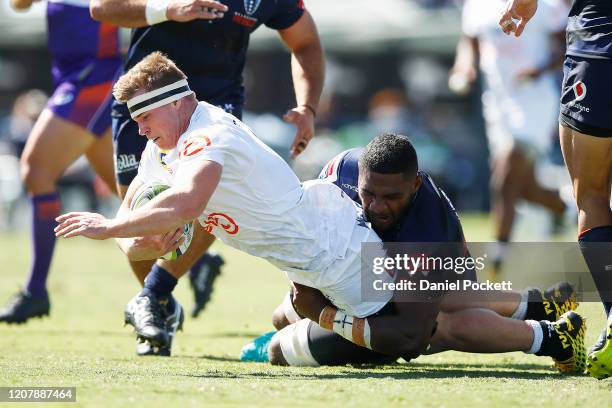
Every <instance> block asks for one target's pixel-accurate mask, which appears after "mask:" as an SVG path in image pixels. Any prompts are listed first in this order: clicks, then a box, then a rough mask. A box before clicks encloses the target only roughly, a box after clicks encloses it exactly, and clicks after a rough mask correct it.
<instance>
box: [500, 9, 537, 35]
mask: <svg viewBox="0 0 612 408" xmlns="http://www.w3.org/2000/svg"><path fill="white" fill-rule="evenodd" d="M537 8H538V0H508V2H507V3H506V7H504V11H503V13H502V15H501V17H500V19H499V26H500V27H501V29H502V31H503V32H504V33H506V34H510V33H514V35H515V36H516V37H520V35H521V34H522V33H523V30H524V29H525V26H526V25H527V23H528V22H529V20H531V18H532V17H533V16H534V15H535V13H536V10H537Z"/></svg>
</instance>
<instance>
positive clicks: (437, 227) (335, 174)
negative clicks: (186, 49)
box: [319, 148, 465, 242]
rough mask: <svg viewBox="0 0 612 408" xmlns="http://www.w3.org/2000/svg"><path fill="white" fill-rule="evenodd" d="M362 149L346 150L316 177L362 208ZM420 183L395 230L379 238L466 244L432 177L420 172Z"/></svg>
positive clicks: (456, 218) (443, 194) (458, 223)
mask: <svg viewBox="0 0 612 408" xmlns="http://www.w3.org/2000/svg"><path fill="white" fill-rule="evenodd" d="M362 151H363V149H362V148H355V149H350V150H346V151H344V152H342V153H340V154H338V155H337V156H336V157H334V158H333V159H332V160H331V161H330V162H329V163H327V165H326V166H325V167H324V168H323V170H322V171H321V173H320V174H319V178H320V179H326V180H329V181H331V182H333V183H334V184H336V185H337V186H338V187H340V188H341V189H342V190H343V191H344V192H345V193H346V194H347V195H348V196H349V197H351V198H352V199H353V200H354V201H355V202H357V203H359V204H360V205H361V199H360V198H359V194H358V181H359V168H358V161H359V156H360V155H361V152H362ZM418 174H419V175H420V176H421V177H422V179H423V182H422V183H421V187H420V188H419V190H418V191H417V192H416V194H415V195H414V197H413V198H412V201H411V203H410V207H409V208H408V211H407V212H406V214H404V216H403V217H402V220H401V221H400V223H399V225H398V226H397V228H396V229H395V230H393V231H390V232H389V233H387V234H385V236H381V237H380V238H381V239H382V240H383V241H385V242H465V238H464V236H463V229H462V227H461V222H460V221H459V216H458V215H457V211H456V210H455V207H454V206H453V204H452V203H451V201H450V200H449V199H448V197H447V196H446V194H445V193H444V191H442V189H440V188H438V187H437V186H436V185H435V183H434V182H433V180H432V179H431V177H430V176H429V175H428V174H427V173H425V172H423V171H419V172H418Z"/></svg>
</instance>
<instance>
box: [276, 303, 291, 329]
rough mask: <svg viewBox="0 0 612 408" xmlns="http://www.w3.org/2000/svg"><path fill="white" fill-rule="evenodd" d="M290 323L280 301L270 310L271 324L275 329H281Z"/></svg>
mask: <svg viewBox="0 0 612 408" xmlns="http://www.w3.org/2000/svg"><path fill="white" fill-rule="evenodd" d="M290 324H291V323H290V322H289V320H287V317H286V316H285V310H284V309H283V305H282V303H281V304H280V305H278V307H277V308H276V309H275V310H274V312H272V325H273V326H274V328H275V329H276V330H281V329H283V328H284V327H286V326H288V325H290Z"/></svg>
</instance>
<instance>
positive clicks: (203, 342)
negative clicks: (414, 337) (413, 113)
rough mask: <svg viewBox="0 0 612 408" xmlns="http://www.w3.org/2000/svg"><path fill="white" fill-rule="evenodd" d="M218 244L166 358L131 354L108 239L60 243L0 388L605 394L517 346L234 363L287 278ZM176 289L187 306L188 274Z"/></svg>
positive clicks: (608, 391) (2, 337)
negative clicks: (297, 364) (219, 267)
mask: <svg viewBox="0 0 612 408" xmlns="http://www.w3.org/2000/svg"><path fill="white" fill-rule="evenodd" d="M463 222H464V225H465V229H466V235H467V236H468V239H471V240H487V239H489V233H488V221H487V219H486V217H482V216H478V217H476V216H466V217H464V219H463ZM0 248H2V249H1V250H0V264H1V265H4V268H3V272H2V274H1V278H0V302H4V301H5V300H6V299H7V298H8V297H9V296H10V295H12V294H13V292H15V291H16V289H17V288H18V286H19V285H21V284H22V282H23V279H24V274H25V271H26V270H27V265H28V263H29V243H28V241H27V236H25V235H0ZM217 249H218V250H220V251H221V252H222V253H223V255H224V256H225V257H226V259H227V265H226V266H225V269H224V273H223V275H222V277H221V278H220V280H219V282H218V285H217V288H216V291H215V293H214V297H213V300H212V303H211V304H210V306H209V308H208V309H207V310H206V311H205V313H204V314H203V315H202V316H200V318H199V319H197V320H193V319H190V318H187V320H186V322H185V332H183V333H179V336H178V337H177V339H176V342H175V345H174V349H173V354H174V356H173V357H172V358H154V357H149V358H138V357H136V356H135V340H134V336H133V334H132V332H131V328H129V327H122V318H123V307H124V305H125V303H126V302H127V300H128V299H130V298H131V297H132V296H133V295H134V294H135V293H136V292H137V291H138V289H139V287H138V285H137V283H136V281H135V279H134V278H133V277H132V276H131V273H130V271H129V268H128V265H127V262H126V261H125V259H124V258H123V257H122V255H121V254H120V252H119V250H118V249H117V248H116V247H115V245H114V244H113V243H111V242H93V241H89V240H85V239H73V240H61V241H59V243H58V247H57V253H56V257H55V259H54V262H53V267H52V273H51V277H50V280H49V288H50V292H51V294H52V299H51V300H52V316H51V318H50V319H43V320H38V319H37V320H35V321H32V322H31V323H29V324H27V325H24V326H0V386H76V387H77V403H76V404H70V406H79V405H82V406H136V404H138V406H142V405H141V404H147V405H146V406H180V407H182V406H198V407H201V406H203V405H205V406H207V405H214V406H217V405H220V406H229V405H240V406H254V405H270V406H308V407H310V406H313V405H326V406H330V405H332V406H333V405H336V406H380V407H383V406H393V405H410V406H431V407H465V406H470V407H480V406H482V407H496V406H500V407H505V406H531V407H534V406H550V407H555V406H563V407H572V406H577V407H604V406H610V403H611V401H612V397H611V395H612V381H610V380H606V381H596V380H594V379H591V378H588V377H564V376H561V375H559V374H557V373H556V372H554V371H552V370H550V368H549V366H550V362H549V360H548V359H546V358H541V357H535V356H529V355H525V354H523V353H509V354H499V355H473V354H464V353H455V352H447V353H442V354H439V355H434V356H427V357H420V358H418V359H417V360H415V361H413V362H411V363H409V364H399V365H394V366H387V367H382V368H377V367H349V366H346V367H334V368H327V367H325V368H279V367H270V366H268V365H266V364H255V363H248V364H247V363H241V362H239V361H238V360H237V356H238V354H239V352H240V348H241V347H242V345H243V344H244V343H246V342H247V341H249V340H250V339H251V338H252V337H254V336H257V335H259V334H261V333H262V332H264V331H269V330H270V329H271V324H270V314H271V312H272V310H273V309H274V307H275V306H276V305H277V304H278V303H279V302H280V301H281V299H282V297H283V295H284V293H285V291H286V280H285V278H284V276H283V275H282V273H281V272H279V271H277V270H275V269H274V268H273V267H272V266H270V265H268V264H267V263H266V262H264V261H261V260H258V259H255V258H252V257H249V256H247V255H243V254H241V253H238V252H237V251H234V250H232V249H230V248H227V247H224V246H222V245H217ZM176 294H177V296H178V298H179V300H180V301H181V302H182V303H183V305H184V306H185V307H186V308H187V309H188V308H189V307H190V306H191V294H190V291H189V288H188V282H187V281H183V282H180V283H179V286H178V288H177V291H176ZM579 311H580V312H581V313H583V314H584V315H585V316H587V317H588V318H589V327H590V328H591V330H589V332H588V342H589V343H592V342H593V341H594V339H595V337H596V335H597V331H598V329H599V328H600V327H602V326H601V325H602V324H603V313H602V312H601V306H600V305H598V304H584V305H581V306H580V308H579ZM0 405H2V404H0ZM53 405H58V404H48V405H45V406H53ZM11 406H13V405H11Z"/></svg>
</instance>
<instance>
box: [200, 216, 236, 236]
mask: <svg viewBox="0 0 612 408" xmlns="http://www.w3.org/2000/svg"><path fill="white" fill-rule="evenodd" d="M216 227H221V228H223V230H224V231H225V232H226V233H228V234H229V235H234V234H236V233H237V232H238V230H239V228H238V224H236V222H235V221H234V220H233V219H232V218H231V217H230V216H229V215H227V214H223V213H210V214H209V215H208V217H206V221H204V231H206V232H208V233H212V230H213V229H214V228H216Z"/></svg>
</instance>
